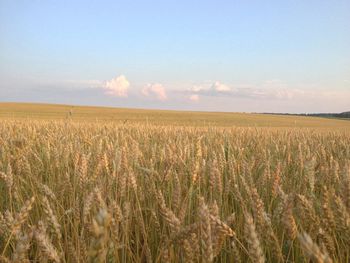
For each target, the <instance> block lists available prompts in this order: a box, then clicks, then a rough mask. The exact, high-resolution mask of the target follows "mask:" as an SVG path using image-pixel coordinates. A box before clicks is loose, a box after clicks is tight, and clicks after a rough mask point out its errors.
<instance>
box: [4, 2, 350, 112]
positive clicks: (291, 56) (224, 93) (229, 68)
mask: <svg viewBox="0 0 350 263" xmlns="http://www.w3.org/2000/svg"><path fill="white" fill-rule="evenodd" d="M6 101H12V102H47V103H59V104H77V105H98V106H113V107H131V108H155V109H177V110H200V111H231V112H290V113H305V112H309V113H310V112H342V111H349V110H350V1H349V0H347V1H341V0H335V1H329V0H318V1H314V0H308V1H305V0H293V1H289V0H285V1H280V0H270V1H269V0H266V1H253V0H252V1H250V0H242V1H235V0H226V1H222V0H216V1H214V0H212V1H206V0H201V1H196V0H177V1H172V0H162V1H151V0H150V1H140V0H133V1H130V0H129V1H117V0H116V1H106V0H100V1H97V0H96V1H89V0H84V1H83V0H79V1H78V0H76V1H75V0H70V1H64V0H60V1H58V0H55V1H54V0H8V1H5V0H0V102H6Z"/></svg>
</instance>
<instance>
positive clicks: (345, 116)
mask: <svg viewBox="0 0 350 263" xmlns="http://www.w3.org/2000/svg"><path fill="white" fill-rule="evenodd" d="M264 114H274V115H292V116H312V117H324V118H342V119H350V111H346V112H342V113H301V114H294V113H264Z"/></svg>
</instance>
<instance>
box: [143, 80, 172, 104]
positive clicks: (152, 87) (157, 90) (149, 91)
mask: <svg viewBox="0 0 350 263" xmlns="http://www.w3.org/2000/svg"><path fill="white" fill-rule="evenodd" d="M141 92H142V94H143V95H145V96H147V97H150V96H155V97H156V98H157V99H158V100H161V101H164V100H166V99H167V95H166V92H165V89H164V87H163V85H162V84H159V83H155V84H147V85H146V86H145V87H144V88H143V89H142V91H141Z"/></svg>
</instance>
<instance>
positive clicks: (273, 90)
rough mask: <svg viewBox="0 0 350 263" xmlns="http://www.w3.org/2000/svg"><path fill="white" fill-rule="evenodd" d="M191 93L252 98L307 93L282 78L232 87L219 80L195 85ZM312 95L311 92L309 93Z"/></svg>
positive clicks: (285, 97)
mask: <svg viewBox="0 0 350 263" xmlns="http://www.w3.org/2000/svg"><path fill="white" fill-rule="evenodd" d="M188 92H189V93H190V94H191V95H204V96H214V97H236V98H250V99H277V100H285V99H292V98H296V97H299V96H303V95H305V93H306V92H305V91H303V90H300V89H290V88H288V86H287V85H286V84H285V83H284V82H282V81H280V80H269V81H265V82H264V83H262V84H260V85H258V86H247V85H244V86H238V85H237V86H235V87H231V86H228V85H226V84H223V83H221V82H219V81H215V82H214V83H213V84H211V85H210V86H206V87H205V86H198V85H197V86H193V87H192V88H190V89H189V90H188ZM309 95H311V94H309Z"/></svg>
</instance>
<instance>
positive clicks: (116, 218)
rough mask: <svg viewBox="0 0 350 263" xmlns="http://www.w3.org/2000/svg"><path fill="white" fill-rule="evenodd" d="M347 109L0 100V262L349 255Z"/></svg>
mask: <svg viewBox="0 0 350 263" xmlns="http://www.w3.org/2000/svg"><path fill="white" fill-rule="evenodd" d="M349 247H350V121H345V120H333V119H320V118H311V117H310V118H309V117H291V116H270V115H258V114H239V113H209V112H208V113H199V112H175V111H149V110H126V109H112V108H93V107H72V106H64V105H36V104H11V103H7V104H4V103H3V104H0V253H1V254H0V262H16V263H17V262H123V263H125V262H203V263H204V262H310V261H311V262H350V249H349Z"/></svg>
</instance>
